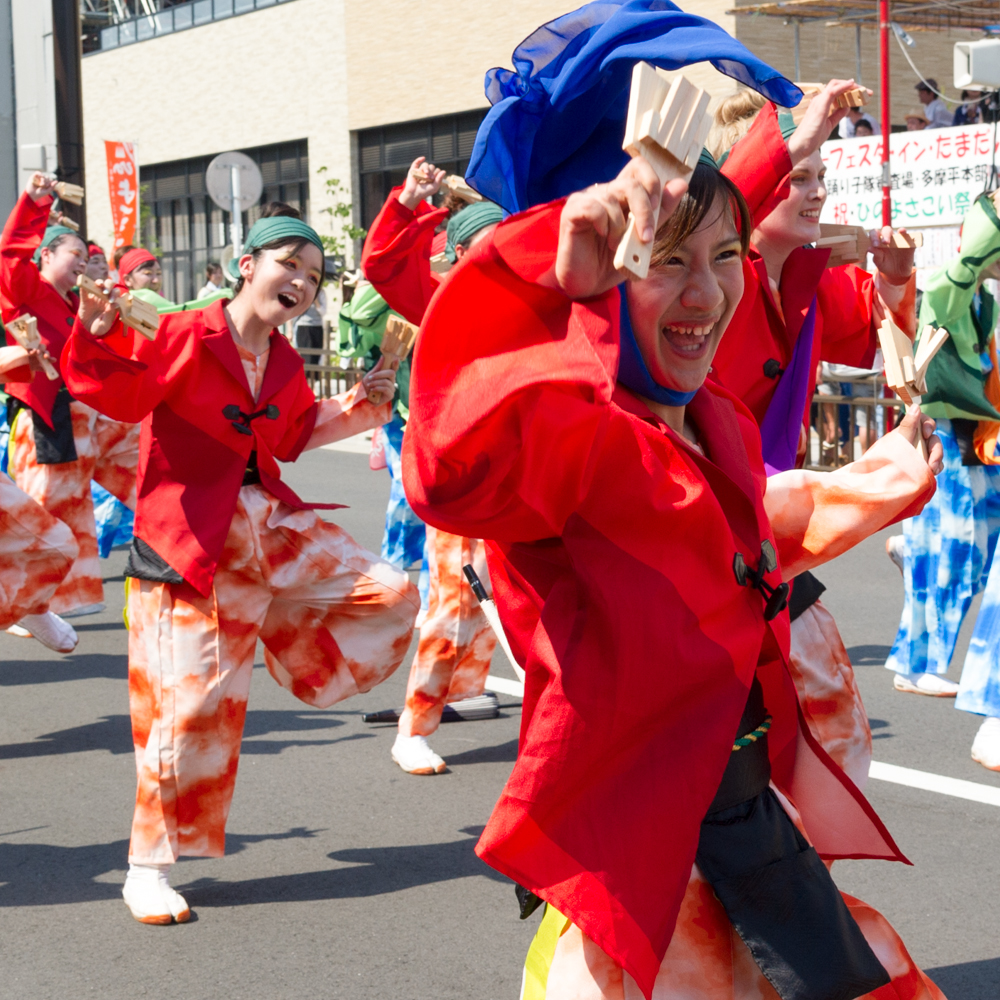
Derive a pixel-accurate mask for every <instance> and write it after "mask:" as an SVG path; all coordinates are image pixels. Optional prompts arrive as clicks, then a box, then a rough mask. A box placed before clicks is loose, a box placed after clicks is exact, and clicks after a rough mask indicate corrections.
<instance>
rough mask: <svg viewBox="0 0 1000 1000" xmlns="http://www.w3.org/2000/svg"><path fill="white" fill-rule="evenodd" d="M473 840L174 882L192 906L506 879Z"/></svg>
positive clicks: (366, 851) (359, 852) (349, 853)
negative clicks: (286, 871) (261, 873)
mask: <svg viewBox="0 0 1000 1000" xmlns="http://www.w3.org/2000/svg"><path fill="white" fill-rule="evenodd" d="M475 844H476V841H475V840H474V839H472V838H471V837H469V838H463V839H462V840H452V841H448V842H447V843H441V844H409V845H406V846H402V847H366V848H353V849H350V850H346V851H334V852H333V853H332V854H329V855H327V857H329V858H331V859H332V860H333V861H339V862H341V863H343V864H347V865H350V866H351V867H349V868H328V869H325V870H323V871H315V872H299V873H297V874H295V875H273V876H269V877H267V878H255V879H247V880H246V881H245V882H221V881H217V880H215V879H198V880H197V881H195V882H192V883H190V884H187V885H181V884H180V879H178V880H177V888H178V889H179V890H180V891H181V892H183V893H184V896H185V898H186V899H187V900H188V902H189V903H190V904H191V905H192V906H193V907H197V906H206V907H208V906H246V905H250V904H257V903H301V902H314V901H317V900H322V899H358V898H363V897H367V896H381V895H384V894H386V893H390V892H400V891H402V890H403V889H413V888H415V887H417V886H421V885H431V884H433V883H435V882H450V881H452V880H453V879H459V878H469V877H471V876H486V878H491V879H493V880H494V881H496V882H509V881H510V880H509V879H508V878H507V877H506V876H505V875H501V874H500V873H499V872H496V871H494V870H493V869H492V868H490V867H489V866H487V865H486V864H484V863H483V862H482V861H480V860H479V858H477V857H476V855H475V853H474V852H473V848H474V847H475Z"/></svg>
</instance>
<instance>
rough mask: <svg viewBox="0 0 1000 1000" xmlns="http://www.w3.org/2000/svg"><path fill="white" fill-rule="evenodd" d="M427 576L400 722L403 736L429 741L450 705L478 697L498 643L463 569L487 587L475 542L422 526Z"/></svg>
mask: <svg viewBox="0 0 1000 1000" xmlns="http://www.w3.org/2000/svg"><path fill="white" fill-rule="evenodd" d="M427 561H428V571H429V576H430V591H429V594H428V605H427V617H426V618H425V619H424V623H423V625H422V626H421V627H420V643H419V645H418V646H417V655H416V656H415V657H414V658H413V666H412V667H411V668H410V679H409V681H408V682H407V685H406V707H405V708H404V709H403V714H402V716H401V717H400V719H399V731H400V733H402V735H403V736H429V735H430V734H431V733H433V732H434V730H435V729H437V727H438V726H439V725H440V723H441V713H442V711H444V706H445V704H446V703H447V702H449V701H461V700H462V699H463V698H474V697H476V696H477V695H480V694H482V693H483V687H484V685H485V683H486V675H487V674H488V673H489V672H490V660H491V659H492V657H493V650H494V649H495V648H496V644H497V638H496V635H495V634H494V633H493V629H492V628H490V623H489V622H488V621H487V620H486V615H484V614H483V611H482V608H480V606H479V601H478V600H477V599H476V595H475V594H473V593H472V588H471V587H470V586H469V583H468V581H467V580H466V579H465V574H464V573H463V572H462V567H463V566H465V565H466V564H468V563H471V564H472V565H473V567H474V568H475V570H476V573H477V574H478V575H479V578H480V579H481V580H482V581H483V583H484V585H487V586H488V585H489V572H488V570H487V569H486V555H485V551H484V548H483V543H482V541H481V540H479V539H478V538H462V537H461V536H460V535H449V534H448V532H446V531H439V530H438V529H437V528H433V527H431V526H430V525H429V524H428V525H427Z"/></svg>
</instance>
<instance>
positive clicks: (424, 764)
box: [392, 733, 447, 774]
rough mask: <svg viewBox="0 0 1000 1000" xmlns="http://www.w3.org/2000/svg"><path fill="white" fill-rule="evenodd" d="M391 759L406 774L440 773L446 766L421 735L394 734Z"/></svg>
mask: <svg viewBox="0 0 1000 1000" xmlns="http://www.w3.org/2000/svg"><path fill="white" fill-rule="evenodd" d="M392 759H393V760H394V761H395V762H396V763H397V764H398V765H399V766H400V767H401V768H402V769H403V770H404V771H406V773H407V774H441V773H442V772H443V771H444V769H445V767H446V766H447V765H446V764H445V762H444V761H443V760H442V759H441V758H440V757H439V756H438V755H437V754H436V753H435V752H434V751H433V750H432V749H431V748H430V747H429V746H428V744H427V740H425V739H424V737H423V736H404V735H403V734H402V733H398V734H397V735H396V742H395V743H393V745H392Z"/></svg>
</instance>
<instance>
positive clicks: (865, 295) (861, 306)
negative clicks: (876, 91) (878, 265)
mask: <svg viewBox="0 0 1000 1000" xmlns="http://www.w3.org/2000/svg"><path fill="white" fill-rule="evenodd" d="M791 169H792V161H791V160H790V159H789V156H788V148H787V147H786V145H785V140H784V139H783V138H782V137H781V129H780V128H779V127H778V117H777V113H776V111H775V108H774V105H772V104H767V105H765V107H764V109H763V110H762V111H761V112H760V114H759V115H758V116H757V119H756V121H755V122H754V124H753V127H752V128H751V129H750V131H749V132H748V133H747V134H746V136H744V137H743V138H742V139H741V140H740V141H739V142H738V143H736V145H735V146H734V147H733V150H732V153H731V154H730V156H729V159H728V160H726V162H725V164H724V165H723V167H722V172H723V173H724V174H725V175H726V176H727V177H729V178H730V179H731V180H732V181H733V182H734V183H735V184H736V186H737V187H739V189H740V190H741V191H742V193H743V195H744V197H745V198H746V199H747V204H748V205H749V208H750V212H751V214H752V215H753V220H754V225H755V226H756V225H758V224H759V223H760V222H761V220H762V219H764V218H765V217H766V216H767V215H768V214H769V213H770V212H771V211H772V209H773V208H774V207H775V206H776V205H777V204H778V202H780V201H781V199H782V198H783V197H785V195H786V194H787V190H788V174H789V171H791ZM829 257H830V251H829V250H816V249H812V248H809V247H800V248H799V249H797V250H794V251H793V252H792V253H791V255H790V256H789V257H788V259H787V260H786V261H785V266H784V268H783V269H782V272H781V277H780V280H779V282H778V287H779V289H780V293H781V305H782V309H779V308H778V306H777V304H776V303H775V301H774V296H773V295H772V292H771V287H770V284H769V282H768V275H767V267H766V266H765V264H764V259H763V258H762V257H761V256H760V254H759V253H757V251H756V250H754V249H753V248H751V250H750V254H749V256H748V257H747V259H746V261H745V262H744V264H743V277H744V281H745V291H744V293H743V298H742V300H741V301H740V305H739V308H738V309H737V310H736V315H735V316H734V317H733V320H732V322H731V323H730V324H729V328H728V329H727V331H726V335H725V336H724V337H723V338H722V343H721V344H720V345H719V349H718V351H717V352H716V355H715V359H714V361H713V362H712V368H713V372H714V377H716V378H717V379H718V380H719V381H721V382H722V384H723V385H724V386H726V388H727V389H730V390H731V391H732V392H734V393H735V394H736V395H737V396H738V397H739V398H740V399H741V400H742V401H743V402H744V403H745V404H746V406H747V407H748V408H749V410H750V412H751V413H752V414H753V416H754V419H755V420H756V421H757V423H758V424H760V422H761V421H762V420H763V419H764V414H765V413H766V412H767V407H768V404H769V403H770V402H771V397H772V396H773V395H774V391H775V389H776V388H777V385H778V379H777V377H768V376H767V375H766V374H765V373H764V365H765V364H766V363H767V361H768V360H770V359H772V358H773V359H774V360H776V361H778V363H779V365H780V366H781V368H782V369H785V368H787V367H788V363H789V362H790V361H791V358H792V351H793V349H794V348H795V341H796V340H797V338H798V335H799V331H800V330H801V328H802V324H803V322H804V320H805V318H806V313H807V312H808V311H809V306H810V305H811V303H812V300H813V298H814V297H816V298H817V303H816V305H817V309H816V327H815V336H814V338H813V346H812V361H811V364H810V367H809V391H808V394H807V396H806V408H805V412H804V413H803V419H804V420H805V419H808V414H809V404H810V402H811V400H812V396H813V393H814V391H815V388H816V367H817V365H818V364H819V362H820V361H829V362H834V363H837V364H844V365H853V366H855V367H858V368H870V367H871V365H872V362H873V360H874V358H875V348H876V346H877V342H878V341H877V337H878V324H879V322H880V321H881V317H878V318H876V311H875V308H874V298H875V281H874V278H873V276H872V275H871V274H869V273H868V272H867V271H865V270H863V269H862V268H860V267H855V266H853V265H849V266H845V267H834V268H827V266H826V263H827V261H828V260H829ZM911 283H912V279H911ZM907 301H908V303H909V309H910V310H911V311H912V303H913V294H912V291H911V293H910V295H909V297H908V299H907ZM896 322H897V323H899V324H900V325H901V326H903V328H904V329H907V328H912V321H908V320H907V318H906V317H905V316H898V317H897V318H896ZM908 324H909V325H908Z"/></svg>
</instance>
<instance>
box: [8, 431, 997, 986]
mask: <svg viewBox="0 0 1000 1000" xmlns="http://www.w3.org/2000/svg"><path fill="white" fill-rule="evenodd" d="M287 475H288V478H289V480H290V481H291V482H292V484H293V485H294V486H295V487H296V488H297V489H298V490H299V491H300V493H301V494H302V495H303V496H306V497H311V498H314V499H332V500H338V501H341V502H344V503H348V504H350V505H351V507H350V509H349V510H346V511H337V512H334V513H333V515H331V516H332V519H335V520H337V521H338V522H339V523H341V524H343V525H344V526H345V527H346V528H347V529H348V530H349V531H351V533H352V534H354V535H355V537H356V538H358V539H359V540H360V541H361V542H362V543H363V544H365V545H367V546H369V547H370V548H377V546H378V544H379V539H380V537H381V521H382V514H383V511H384V509H385V500H386V497H387V495H388V477H387V476H386V474H385V473H372V472H370V471H369V470H368V468H367V461H366V459H365V457H364V456H362V455H355V454H344V453H339V452H331V451H320V452H312V453H309V454H307V455H306V456H305V457H304V458H303V459H302V460H301V461H300V462H299V463H298V464H297V465H296V466H293V467H290V468H289V469H288V472H287ZM882 544H883V543H882V539H880V538H876V539H872V540H870V541H869V542H867V543H865V544H864V545H862V546H860V547H859V548H858V549H856V550H855V551H854V552H852V553H849V554H848V555H846V556H844V557H842V558H841V559H840V560H839V561H838V562H836V563H834V564H833V565H831V566H829V567H825V568H824V569H823V570H822V571H821V572H820V573H818V575H819V576H820V577H821V579H822V580H823V581H824V582H825V583H826V584H827V586H828V588H829V590H828V593H827V595H826V596H825V599H826V602H827V604H828V606H829V607H830V608H831V610H832V611H833V613H834V614H835V615H836V617H837V620H838V622H839V624H840V627H841V630H842V633H843V635H844V638H845V641H846V643H847V645H848V647H849V649H850V652H851V655H852V658H853V660H854V662H855V664H856V667H857V672H858V676H859V679H860V684H861V687H862V690H863V692H864V695H865V699H866V704H867V707H868V710H869V715H870V716H871V718H872V720H873V721H872V725H873V728H874V733H875V756H876V759H877V760H880V761H885V762H889V763H895V764H902V765H905V766H908V767H914V768H918V769H922V770H927V771H933V772H936V773H939V774H944V775H949V776H952V777H957V778H965V779H968V780H971V781H977V782H980V783H983V784H988V785H994V786H1000V775H994V774H991V773H989V772H986V771H984V770H983V769H982V768H980V767H979V766H978V765H976V764H974V763H973V762H972V761H971V760H970V759H969V747H970V746H971V742H972V738H973V736H974V734H975V730H976V728H977V725H978V722H977V720H976V719H974V718H972V717H969V716H967V715H964V714H963V713H960V712H957V711H955V709H954V708H953V707H952V702H951V701H950V700H938V699H931V698H921V697H916V696H912V695H901V694H897V693H895V692H893V691H892V688H891V676H890V675H889V674H888V673H887V672H886V671H885V670H884V669H883V668H882V665H881V664H882V662H883V661H884V659H885V656H886V653H887V652H888V647H889V645H890V643H891V641H892V637H893V635H894V632H895V627H896V623H897V621H898V616H899V611H900V608H901V605H902V585H901V581H900V578H899V575H898V573H897V571H896V569H895V568H894V567H893V566H892V565H891V564H890V563H889V561H888V560H887V559H886V557H885V555H884V552H883V550H882ZM105 565H106V575H107V580H106V589H107V600H108V606H109V610H108V611H107V612H105V613H104V614H102V615H98V616H93V617H91V618H86V619H82V620H77V622H76V625H77V628H78V630H79V631H80V633H81V642H80V646H79V648H78V651H77V652H76V653H75V654H73V655H72V656H68V657H60V656H57V655H55V654H51V653H49V652H48V651H47V650H45V649H44V648H43V647H41V646H40V645H38V644H37V643H34V642H33V641H30V640H23V639H15V638H12V637H10V636H7V635H0V699H2V702H0V703H2V709H0V998H3V1000H49V998H54V997H64V996H95V997H99V998H102V1000H105V998H106V1000H119V998H120V1000H134V998H136V997H154V996H155V997H164V996H169V997H178V998H183V1000H209V998H211V1000H217V998H218V997H219V996H224V997H226V998H231V1000H238V998H243V997H248V998H249V997H253V998H255V1000H261V998H264V1000H270V998H274V1000H285V998H289V1000H290V998H296V1000H312V998H351V1000H355V998H356V1000H367V998H379V1000H383V998H386V997H393V998H400V1000H451V998H456V1000H458V998H462V1000H480V998H482V1000H493V998H497V1000H500V998H503V1000H513V998H515V997H516V996H517V993H518V989H519V986H520V978H521V965H522V962H523V958H524V954H525V951H526V950H527V947H528V943H529V941H530V938H531V935H532V934H533V933H534V928H535V925H536V924H537V919H538V918H537V917H535V918H532V919H530V920H528V921H524V922H522V921H520V920H518V917H517V910H516V905H515V900H514V893H513V889H512V887H511V885H510V883H509V882H508V881H507V880H506V879H503V878H501V877H500V876H498V875H496V874H495V873H493V872H491V870H490V869H488V868H487V867H486V866H484V865H483V864H482V863H481V862H479V861H478V860H477V859H476V857H475V855H474V853H473V845H474V843H475V840H476V837H477V835H478V833H479V831H480V830H481V828H482V826H483V824H484V823H485V822H486V820H487V818H488V816H489V813H490V809H491V807H492V805H493V802H494V801H495V799H496V796H497V794H498V792H499V791H500V788H501V787H502V785H503V782H504V779H505V777H506V775H507V773H508V772H509V770H510V767H511V763H512V762H513V760H514V756H515V753H516V747H517V742H516V741H517V731H518V725H519V716H520V710H519V707H518V704H517V701H516V699H512V698H505V697H503V696H501V702H502V703H503V704H504V708H503V711H502V715H501V718H500V719H497V720H494V721H486V722H477V723H461V724H455V725H448V726H444V727H442V729H441V730H440V731H439V733H438V734H437V735H436V736H435V737H434V738H433V740H432V743H433V745H434V746H435V747H436V748H437V749H438V750H439V751H440V752H441V753H442V754H443V756H444V757H445V758H446V759H447V761H448V763H449V771H448V773H447V774H445V775H441V776H438V777H434V778H417V777H412V776H408V775H405V774H403V772H401V771H400V770H399V769H398V768H397V767H396V765H395V764H393V763H392V761H391V760H390V757H389V748H390V746H391V744H392V739H393V736H394V732H395V730H394V727H379V728H376V727H370V726H365V725H364V724H363V723H362V722H361V719H360V714H361V712H362V711H368V710H372V709H376V708H386V707H389V706H398V705H400V704H402V700H403V693H404V689H405V682H406V670H407V666H408V661H407V662H406V663H404V666H403V667H402V668H401V669H400V670H399V671H398V672H397V674H396V675H395V676H394V677H392V678H390V680H389V681H387V682H386V683H385V684H384V685H382V686H381V687H380V688H378V689H376V690H375V691H374V692H372V693H370V694H368V695H365V696H361V697H359V698H356V699H354V700H352V701H349V702H347V703H346V704H342V705H339V706H336V707H335V708H334V709H332V710H330V711H314V710H311V709H309V708H307V707H306V706H304V705H301V704H299V703H298V702H296V701H295V700H294V699H293V698H292V697H291V696H290V695H288V694H287V693H286V692H284V691H283V690H281V689H280V688H278V686H277V685H276V684H275V683H274V682H273V681H272V680H271V678H270V677H269V676H268V674H267V672H266V671H265V670H264V669H263V667H262V666H259V667H258V668H257V669H256V670H255V674H254V681H253V689H252V692H251V696H250V711H249V713H248V716H247V728H246V735H245V739H244V744H243V758H242V764H241V768H240V775H239V780H238V783H237V790H236V796H235V800H234V803H233V809H232V813H231V816H230V820H229V835H228V838H227V850H228V854H227V856H226V857H225V858H220V859H209V860H184V861H182V862H181V863H180V864H178V865H177V866H176V868H175V871H174V879H173V881H174V884H175V885H177V887H178V888H180V889H181V890H182V891H184V893H185V895H186V896H187V898H188V900H189V901H190V903H191V905H192V908H193V911H194V914H195V918H194V919H193V920H192V922H191V923H189V924H187V925H182V926H174V927H167V928H162V927H146V926H143V925H140V924H137V923H135V922H134V921H133V920H132V919H131V917H130V916H129V914H128V911H127V910H126V908H125V906H124V904H123V903H122V901H121V897H120V887H121V883H122V881H123V877H124V871H125V868H126V851H127V843H128V831H129V822H130V817H131V808H132V798H133V792H134V781H135V778H134V764H133V759H132V756H131V741H130V733H129V723H128V702H127V692H126V656H125V653H126V633H125V629H124V627H123V624H122V620H121V605H122V578H121V571H122V567H123V565H124V553H121V552H116V553H113V554H112V557H111V559H109V560H108V561H107V563H106V564H105ZM967 632H968V628H967V629H966V633H967ZM965 638H966V639H967V635H966V637H965ZM963 651H964V641H963V646H962V649H961V650H960V653H961V652H963ZM957 662H958V665H959V666H958V669H960V667H961V659H960V658H958V660H957ZM958 669H956V670H954V671H953V674H952V676H957V673H958ZM495 671H496V672H497V673H500V674H503V675H504V676H512V674H511V673H510V670H509V667H507V666H506V665H504V664H503V663H502V662H500V663H499V664H498V665H496V666H495ZM868 794H869V796H870V798H871V800H872V802H873V803H874V805H875V806H876V808H877V809H878V810H879V812H880V814H881V815H882V817H883V819H884V820H885V821H886V823H887V825H888V826H889V829H890V830H891V831H892V833H893V834H894V836H895V837H896V839H897V841H898V842H899V844H900V846H901V847H902V849H903V850H904V852H905V853H906V854H907V855H908V856H909V857H910V858H911V859H912V861H913V862H914V865H913V867H907V866H904V865H899V864H887V863H881V862H839V863H838V864H837V865H836V866H835V868H834V875H835V877H836V879H837V881H838V882H839V883H840V885H841V886H842V887H843V888H844V889H845V890H847V891H849V892H852V893H855V894H856V895H859V896H861V897H863V898H864V899H866V900H868V901H869V902H871V903H872V904H874V905H875V906H877V907H879V908H880V909H881V910H882V911H883V912H884V913H885V914H886V916H887V917H888V918H889V919H890V920H891V921H892V922H893V924H894V925H895V926H896V928H897V929H898V930H899V931H900V933H901V934H902V936H903V938H904V940H905V941H906V942H907V944H908V946H909V948H910V950H911V953H912V954H913V955H914V957H915V958H916V959H917V961H918V962H920V963H921V964H922V965H923V966H924V967H925V968H927V969H928V970H929V971H930V972H931V975H932V977H933V978H934V979H935V980H936V981H937V982H938V983H939V984H940V985H941V986H942V988H943V989H944V990H945V992H946V993H947V995H948V996H949V997H950V998H951V1000H993V998H996V997H998V996H1000V943H998V938H997V934H996V930H995V929H996V927H997V926H998V918H1000V906H998V901H997V900H998V886H1000V881H998V875H1000V857H998V852H997V845H998V839H997V832H996V831H997V823H998V821H1000V809H997V808H996V807H993V806H988V805H979V804H976V803H972V802H968V801H964V800H961V799H956V798H950V797H947V796H943V795H939V794H935V793H930V792H923V791H918V790H915V789H911V788H906V787H902V786H898V785H891V784H887V783H884V782H879V781H872V782H871V783H870V784H869V787H868Z"/></svg>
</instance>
